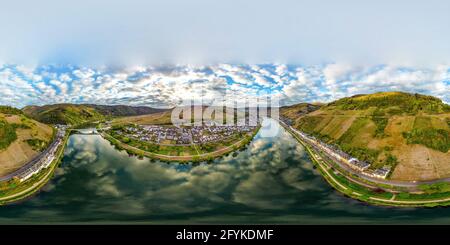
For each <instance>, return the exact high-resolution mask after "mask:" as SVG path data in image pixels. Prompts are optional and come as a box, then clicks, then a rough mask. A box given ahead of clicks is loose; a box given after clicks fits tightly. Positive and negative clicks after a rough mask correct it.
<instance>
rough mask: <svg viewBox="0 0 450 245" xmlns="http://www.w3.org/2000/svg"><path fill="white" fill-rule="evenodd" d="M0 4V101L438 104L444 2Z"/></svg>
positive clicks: (445, 79)
mask: <svg viewBox="0 0 450 245" xmlns="http://www.w3.org/2000/svg"><path fill="white" fill-rule="evenodd" d="M0 2H1V6H2V7H1V8H0V30H2V35H1V38H0V104H8V105H14V106H16V107H22V106H25V105H29V104H47V103H57V102H58V103H59V102H73V103H105V104H136V105H137V104H140V105H149V106H158V107H164V106H172V105H174V104H176V103H177V102H178V101H179V100H180V99H182V98H186V97H189V96H193V97H197V98H198V97H199V96H201V97H207V98H213V97H215V96H219V95H220V94H222V93H223V91H225V90H228V91H235V93H237V96H244V95H249V96H253V95H261V94H267V93H269V94H273V95H274V96H275V97H277V98H279V99H280V100H281V103H282V104H291V103H296V102H300V101H308V102H313V101H324V102H327V101H331V100H334V99H336V98H341V97H343V96H348V95H353V94H356V93H370V92H376V91H390V90H403V91H410V92H419V93H424V94H430V95H435V96H437V97H439V98H441V99H443V100H444V101H446V102H447V103H448V102H450V96H449V95H448V91H449V90H450V89H449V88H450V82H449V81H450V79H449V73H450V71H449V68H450V45H448V44H449V43H450V32H449V31H448V23H450V15H448V13H449V11H450V3H447V1H433V0H431V1H406V0H405V1H402V0H399V1H395V3H393V1H383V0H379V1H371V2H369V1H352V0H342V1H331V0H328V1H327V0H322V1H320V0H319V1H294V0H277V1H264V0H247V1H237V0H227V1H207V0H189V1H187V0H149V1H144V0H127V1H125V0H123V1H106V0H94V1H88V0H78V1H56V0H43V1H25V0H17V1H4V0H0Z"/></svg>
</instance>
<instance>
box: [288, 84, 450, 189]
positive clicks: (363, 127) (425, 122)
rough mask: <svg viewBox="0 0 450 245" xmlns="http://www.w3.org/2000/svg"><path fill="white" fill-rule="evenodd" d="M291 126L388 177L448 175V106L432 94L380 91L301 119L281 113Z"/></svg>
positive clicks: (411, 178)
mask: <svg viewBox="0 0 450 245" xmlns="http://www.w3.org/2000/svg"><path fill="white" fill-rule="evenodd" d="M281 113H282V116H284V117H287V118H289V119H290V120H291V121H292V123H293V125H294V127H296V128H298V129H300V130H302V131H304V132H306V133H309V134H311V135H314V136H316V137H318V138H320V139H321V140H322V141H325V142H327V143H331V144H335V145H337V146H339V147H340V148H341V149H342V150H344V151H346V152H347V153H350V154H351V155H353V156H355V157H357V158H359V159H360V160H365V161H368V162H370V163H371V164H372V165H371V168H379V167H382V166H385V165H389V166H391V167H393V168H394V171H393V173H392V175H391V179H395V180H429V179H437V178H442V177H448V176H450V153H449V149H450V126H449V120H450V106H449V105H447V104H444V103H442V101H441V100H439V99H437V98H434V97H432V96H425V95H419V94H408V93H401V92H384V93H375V94H370V95H358V96H353V97H349V98H343V99H340V100H337V101H335V102H332V103H329V104H327V105H325V106H322V107H321V108H320V109H318V110H315V111H313V112H309V113H307V114H304V115H301V116H296V117H295V116H292V115H294V114H293V113H292V111H290V110H283V109H282V110H281Z"/></svg>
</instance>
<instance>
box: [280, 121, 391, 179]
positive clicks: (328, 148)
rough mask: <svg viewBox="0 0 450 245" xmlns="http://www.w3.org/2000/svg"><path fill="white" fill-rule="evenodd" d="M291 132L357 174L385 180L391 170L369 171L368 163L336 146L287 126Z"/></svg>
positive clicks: (387, 168)
mask: <svg viewBox="0 0 450 245" xmlns="http://www.w3.org/2000/svg"><path fill="white" fill-rule="evenodd" d="M289 127H290V129H291V130H293V131H294V132H296V133H297V135H299V136H300V137H301V138H302V140H304V141H305V142H307V143H308V144H310V145H312V146H313V147H314V148H316V149H318V150H320V151H322V152H324V153H326V154H327V156H329V157H330V158H332V159H333V160H334V161H335V162H336V163H344V164H346V166H349V167H350V168H351V169H353V170H356V171H357V172H358V173H361V174H363V175H366V176H369V177H375V178H381V179H386V177H387V176H388V175H389V173H390V171H391V168H390V167H389V166H384V167H382V168H378V169H369V168H370V163H368V162H365V161H360V160H358V159H357V158H354V157H352V156H350V155H349V154H347V153H346V152H344V151H342V150H340V149H339V148H337V147H336V146H333V145H330V144H327V143H324V142H322V141H320V140H318V139H317V138H316V137H314V136H311V135H308V134H306V133H304V132H300V131H298V130H296V129H294V128H293V127H292V126H289Z"/></svg>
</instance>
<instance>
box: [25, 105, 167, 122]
mask: <svg viewBox="0 0 450 245" xmlns="http://www.w3.org/2000/svg"><path fill="white" fill-rule="evenodd" d="M161 111H164V109H155V108H150V107H144V106H139V107H133V106H125V105H114V106H108V105H93V104H80V105H78V104H55V105H45V106H27V107H25V108H23V112H24V114H25V115H27V116H29V117H31V118H34V119H35V120H37V121H40V122H43V123H47V124H70V125H78V124H83V123H87V122H94V121H99V120H104V119H106V118H111V117H122V116H136V115H145V114H152V113H156V112H161Z"/></svg>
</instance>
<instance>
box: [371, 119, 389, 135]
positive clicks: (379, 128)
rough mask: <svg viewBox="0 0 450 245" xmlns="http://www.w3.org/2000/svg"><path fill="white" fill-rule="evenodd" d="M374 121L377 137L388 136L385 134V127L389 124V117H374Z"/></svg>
mask: <svg viewBox="0 0 450 245" xmlns="http://www.w3.org/2000/svg"><path fill="white" fill-rule="evenodd" d="M372 121H373V122H374V123H375V126H376V129H375V133H374V137H376V138H382V137H384V136H386V135H385V134H384V129H385V128H386V126H387V124H388V119H387V118H385V117H374V116H373V117H372Z"/></svg>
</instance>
